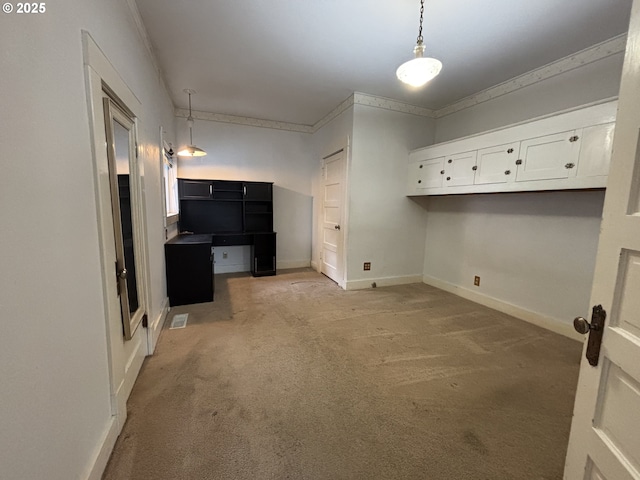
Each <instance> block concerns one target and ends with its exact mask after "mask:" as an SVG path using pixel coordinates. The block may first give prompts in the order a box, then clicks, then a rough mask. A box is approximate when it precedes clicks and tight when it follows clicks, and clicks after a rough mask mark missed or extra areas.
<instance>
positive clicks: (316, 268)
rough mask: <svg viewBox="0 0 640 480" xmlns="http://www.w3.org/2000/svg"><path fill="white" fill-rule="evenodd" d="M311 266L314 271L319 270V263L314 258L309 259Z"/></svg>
mask: <svg viewBox="0 0 640 480" xmlns="http://www.w3.org/2000/svg"><path fill="white" fill-rule="evenodd" d="M311 268H313V269H314V270H315V271H316V272H318V273H319V272H320V265H318V262H316V261H315V260H311Z"/></svg>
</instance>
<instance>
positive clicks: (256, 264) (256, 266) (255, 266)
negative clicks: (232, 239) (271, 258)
mask: <svg viewBox="0 0 640 480" xmlns="http://www.w3.org/2000/svg"><path fill="white" fill-rule="evenodd" d="M253 271H254V272H257V271H258V257H253Z"/></svg>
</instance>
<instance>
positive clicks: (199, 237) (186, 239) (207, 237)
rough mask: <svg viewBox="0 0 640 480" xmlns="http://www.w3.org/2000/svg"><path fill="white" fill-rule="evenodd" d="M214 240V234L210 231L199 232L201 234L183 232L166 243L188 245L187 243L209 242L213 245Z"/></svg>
mask: <svg viewBox="0 0 640 480" xmlns="http://www.w3.org/2000/svg"><path fill="white" fill-rule="evenodd" d="M212 242H213V235H211V234H210V233H206V234H205V233H199V234H194V235H190V234H187V235H185V234H181V235H178V236H177V237H173V238H172V239H171V240H167V242H165V244H166V245H187V244H203V243H204V244H209V245H211V244H212Z"/></svg>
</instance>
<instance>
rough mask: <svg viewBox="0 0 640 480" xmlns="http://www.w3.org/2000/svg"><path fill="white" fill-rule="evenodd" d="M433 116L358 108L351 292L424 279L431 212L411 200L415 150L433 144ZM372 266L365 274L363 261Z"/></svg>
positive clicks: (350, 239) (351, 206) (350, 249)
mask: <svg viewBox="0 0 640 480" xmlns="http://www.w3.org/2000/svg"><path fill="white" fill-rule="evenodd" d="M434 123H435V122H434V121H433V120H432V119H429V118H425V117H420V116H415V115H409V114H406V113H400V112H394V111H390V110H384V109H381V108H376V107H370V106H365V105H355V106H354V120H353V141H352V150H351V165H350V171H349V178H350V180H349V200H348V201H349V206H348V208H349V225H348V232H349V233H348V244H347V288H348V289H350V288H365V287H369V286H370V285H371V282H372V281H375V282H376V283H377V284H378V285H388V284H394V283H409V282H412V281H414V282H415V281H416V280H417V281H419V280H420V278H421V274H422V260H423V256H424V238H425V210H424V209H423V208H422V207H421V206H420V205H419V204H418V203H416V202H415V201H413V200H411V199H409V198H408V197H406V196H405V193H406V182H407V168H408V162H407V158H408V153H409V151H410V150H412V149H414V148H416V147H419V146H423V145H425V144H428V143H430V142H431V141H433V135H434V130H435V125H434ZM364 262H371V270H370V271H364V270H363V263H364Z"/></svg>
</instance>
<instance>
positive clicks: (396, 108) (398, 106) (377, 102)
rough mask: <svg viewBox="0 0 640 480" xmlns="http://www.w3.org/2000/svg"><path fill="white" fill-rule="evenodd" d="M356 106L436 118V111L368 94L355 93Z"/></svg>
mask: <svg viewBox="0 0 640 480" xmlns="http://www.w3.org/2000/svg"><path fill="white" fill-rule="evenodd" d="M353 97H354V101H353V103H355V104H356V105H365V106H367V107H376V108H382V109H384V110H391V111H393V112H401V113H408V114H410V115H419V116H421V117H428V118H435V115H436V113H437V112H436V111H435V110H431V109H430V108H425V107H419V106H417V105H411V104H410V103H405V102H399V101H398V100H394V99H392V98H385V97H376V96H375V95H369V94H367V93H360V92H355V93H354V94H353Z"/></svg>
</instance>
